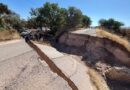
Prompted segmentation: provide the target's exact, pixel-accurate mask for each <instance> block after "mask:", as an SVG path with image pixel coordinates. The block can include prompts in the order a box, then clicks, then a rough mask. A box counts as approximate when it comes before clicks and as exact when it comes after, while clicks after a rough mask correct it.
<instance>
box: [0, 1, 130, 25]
mask: <svg viewBox="0 0 130 90" xmlns="http://www.w3.org/2000/svg"><path fill="white" fill-rule="evenodd" d="M47 1H48V2H54V3H58V4H59V6H60V7H64V8H68V7H69V6H75V7H77V8H79V9H80V10H81V11H82V12H83V14H85V15H88V16H89V17H91V19H92V21H93V22H92V26H96V25H98V21H99V20H100V19H101V18H105V19H108V18H114V19H115V20H119V21H122V22H123V23H124V24H125V26H127V27H128V26H129V27H130V0H0V2H2V3H4V4H7V5H8V7H9V8H10V9H11V10H13V11H15V12H16V13H18V14H19V15H20V16H21V18H24V19H27V18H28V17H29V16H30V14H29V11H30V8H36V7H40V6H42V5H43V4H44V3H45V2H47Z"/></svg>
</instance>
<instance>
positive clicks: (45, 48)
mask: <svg viewBox="0 0 130 90" xmlns="http://www.w3.org/2000/svg"><path fill="white" fill-rule="evenodd" d="M36 45H37V46H38V47H39V48H40V49H41V50H42V51H44V53H45V54H46V55H47V56H48V57H49V58H51V59H53V58H58V57H62V56H64V55H63V54H62V53H60V52H58V51H57V50H56V49H55V48H52V47H50V46H47V45H41V44H36Z"/></svg>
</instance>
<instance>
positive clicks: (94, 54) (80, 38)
mask: <svg viewBox="0 0 130 90" xmlns="http://www.w3.org/2000/svg"><path fill="white" fill-rule="evenodd" d="M59 43H60V45H58V49H59V50H61V51H63V52H66V53H71V54H76V55H80V56H83V60H84V61H85V62H86V63H87V64H90V65H92V66H93V67H95V68H96V69H98V70H99V71H101V72H102V74H103V75H104V77H106V76H107V77H108V78H111V79H113V80H118V81H123V82H128V83H130V79H129V78H130V69H129V67H130V52H129V51H128V50H127V48H125V47H124V46H123V45H121V44H119V43H117V42H115V41H112V40H110V39H107V38H100V37H93V36H89V35H81V34H74V33H65V34H64V35H62V36H61V37H60V39H59Z"/></svg>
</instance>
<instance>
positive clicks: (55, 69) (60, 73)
mask: <svg viewBox="0 0 130 90" xmlns="http://www.w3.org/2000/svg"><path fill="white" fill-rule="evenodd" d="M28 44H29V45H30V46H31V47H32V48H33V49H34V50H35V51H36V52H37V53H38V55H39V56H40V58H41V60H44V61H45V62H46V63H47V64H48V66H49V67H50V69H51V70H52V71H53V72H54V73H57V75H58V76H60V77H61V78H63V79H64V80H65V81H66V82H68V85H69V86H70V87H71V88H72V90H78V88H77V86H76V85H75V84H74V82H73V81H71V79H70V78H68V77H67V76H66V75H65V74H64V73H63V72H62V71H61V70H60V69H59V68H58V67H57V66H56V65H55V63H54V62H53V61H52V60H51V59H50V58H49V57H48V56H47V55H46V54H44V52H42V51H41V50H40V49H39V48H38V47H37V46H36V45H34V44H33V43H32V42H29V43H28Z"/></svg>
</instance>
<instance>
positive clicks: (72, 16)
mask: <svg viewBox="0 0 130 90" xmlns="http://www.w3.org/2000/svg"><path fill="white" fill-rule="evenodd" d="M30 14H31V18H30V19H28V23H27V24H28V25H27V26H28V27H29V28H31V27H33V28H37V27H40V28H41V29H42V27H47V28H50V32H49V33H51V34H53V35H55V34H56V32H57V31H59V30H63V29H71V28H80V27H89V26H90V25H91V22H92V21H91V19H90V17H88V16H86V15H83V14H82V12H81V10H79V9H77V8H75V7H69V8H68V9H66V8H61V7H59V6H58V4H56V3H49V2H47V3H45V4H44V5H43V6H42V7H39V8H36V9H31V12H30Z"/></svg>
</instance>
